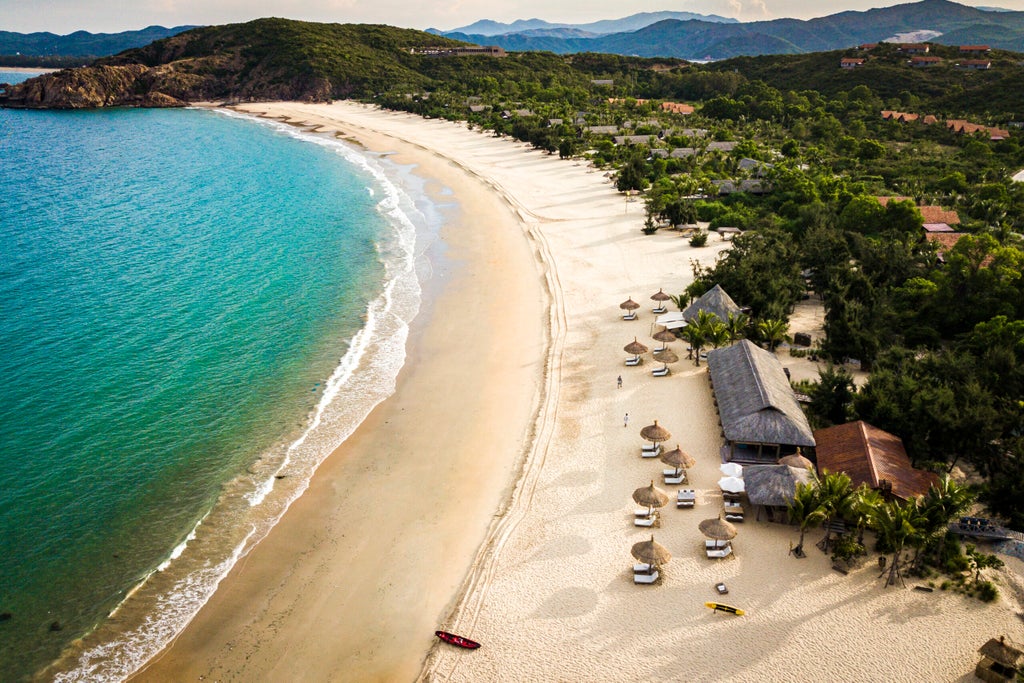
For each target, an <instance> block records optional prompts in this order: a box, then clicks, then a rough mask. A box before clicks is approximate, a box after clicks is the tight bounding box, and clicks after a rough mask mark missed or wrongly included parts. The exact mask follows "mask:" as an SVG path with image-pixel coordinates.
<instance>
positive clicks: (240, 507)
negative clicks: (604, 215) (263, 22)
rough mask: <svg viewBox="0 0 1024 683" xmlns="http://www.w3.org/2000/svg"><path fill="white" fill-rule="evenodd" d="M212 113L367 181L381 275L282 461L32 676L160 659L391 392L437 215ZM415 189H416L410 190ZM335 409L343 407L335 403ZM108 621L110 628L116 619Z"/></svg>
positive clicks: (256, 468) (223, 502)
mask: <svg viewBox="0 0 1024 683" xmlns="http://www.w3.org/2000/svg"><path fill="white" fill-rule="evenodd" d="M217 113H218V114H221V115H225V116H230V117H234V118H239V119H243V120H246V121H250V122H254V123H256V124H258V125H264V126H270V127H272V128H274V129H275V130H277V131H278V132H280V133H281V134H284V135H289V136H293V137H295V138H297V139H300V140H303V141H306V142H311V143H313V144H318V145H323V146H327V147H329V148H331V149H332V150H333V151H335V152H336V153H337V154H338V155H339V156H340V157H341V158H343V159H344V160H345V162H346V163H348V164H350V165H352V166H354V167H356V168H357V169H359V170H360V171H361V172H362V173H364V174H365V175H366V176H368V177H369V179H370V181H371V182H370V185H368V187H367V190H368V192H370V193H371V196H373V197H375V198H376V197H377V193H378V192H379V193H380V199H379V201H378V202H377V204H376V207H377V211H378V212H379V213H380V215H382V216H384V217H385V218H386V223H387V225H388V226H389V227H390V233H389V234H388V235H386V236H384V238H383V239H381V240H380V241H379V242H378V243H377V245H376V246H377V253H378V258H379V259H380V261H381V263H382V264H383V266H384V281H383V285H382V287H381V290H380V293H379V295H378V296H376V298H374V299H373V300H372V301H370V302H369V304H368V305H367V309H366V312H365V323H364V325H363V326H362V327H361V328H360V329H359V330H358V331H357V332H356V333H355V335H354V336H353V337H352V339H351V340H349V341H348V349H347V351H346V352H345V354H344V355H343V356H342V357H341V358H340V359H339V362H338V364H337V366H336V367H335V369H334V371H333V372H332V374H331V376H330V377H329V378H328V379H327V380H326V382H325V385H324V389H323V393H322V395H321V398H320V400H319V402H318V403H317V404H316V406H315V408H314V409H313V411H312V413H311V415H310V416H309V419H308V423H307V424H306V426H305V428H304V429H303V430H302V431H301V433H300V434H299V435H298V437H297V438H295V439H294V440H293V441H291V443H289V444H287V446H286V447H285V448H283V449H282V450H281V452H274V453H265V454H262V455H261V456H260V457H258V458H256V459H255V462H254V464H253V465H252V466H251V467H250V469H249V471H248V472H246V473H245V474H243V475H241V476H239V477H237V478H236V479H234V480H232V481H230V482H227V483H226V484H225V485H224V487H223V489H222V492H221V495H220V496H219V498H218V500H217V501H216V503H215V504H214V505H213V507H212V509H211V510H210V511H208V512H207V513H206V514H205V515H204V516H203V517H202V519H200V520H199V521H198V522H196V524H195V526H194V527H193V528H192V529H191V531H190V532H189V533H188V534H187V535H186V537H185V539H184V540H182V541H181V542H180V543H178V544H177V545H176V546H175V547H174V548H173V549H172V550H171V551H170V553H168V555H167V557H166V559H165V560H164V561H163V562H161V563H160V564H159V565H158V566H157V567H156V568H155V569H154V570H153V571H152V572H150V573H149V574H148V575H147V576H145V577H143V578H142V579H141V580H140V582H139V583H138V584H137V585H136V586H135V587H134V588H133V589H132V590H131V591H130V592H129V593H128V596H127V597H126V598H125V599H124V600H123V601H122V602H121V603H120V604H119V605H118V606H117V607H116V608H115V609H114V610H113V611H112V612H111V613H110V615H109V616H108V618H107V619H106V620H105V621H104V622H102V623H100V624H98V625H97V627H96V628H95V629H94V630H93V631H92V632H91V633H90V634H88V635H86V636H85V637H83V638H82V639H80V640H79V641H77V642H76V643H74V644H72V646H71V647H70V648H69V649H68V650H67V651H66V652H65V653H64V655H63V656H62V657H61V658H60V659H59V660H58V661H57V662H56V663H54V665H52V666H51V667H49V668H48V670H47V671H45V672H41V673H40V675H42V676H45V677H52V678H53V679H54V680H56V681H62V682H64V681H66V682H71V681H97V680H104V681H106V680H123V679H124V678H126V677H128V676H130V675H131V674H132V673H133V672H135V671H137V670H138V669H139V668H140V667H142V666H143V665H144V664H145V662H146V661H148V660H149V659H150V658H151V657H153V656H154V655H156V654H157V653H158V652H159V651H160V650H161V649H163V648H164V647H165V646H166V645H167V644H168V643H169V642H170V641H171V640H172V639H173V638H174V637H175V636H176V635H177V634H178V633H180V632H181V630H182V629H184V628H185V626H186V625H187V624H188V623H189V622H190V621H191V620H192V619H193V618H194V616H195V615H196V614H197V613H198V611H199V610H200V609H201V608H202V606H203V605H204V604H206V602H207V601H208V600H209V599H210V597H211V596H212V595H213V593H214V591H215V590H216V588H217V586H218V585H219V583H220V581H221V580H222V579H223V578H224V576H226V575H227V573H228V572H229V571H230V570H231V568H232V567H233V566H235V564H236V563H237V562H238V560H240V559H241V558H243V557H245V555H247V554H248V553H249V552H250V551H251V550H252V549H253V548H254V547H255V546H256V544H257V543H259V541H260V540H262V539H263V538H264V537H265V536H266V535H267V533H269V532H270V530H271V529H272V528H273V527H274V525H275V524H276V523H277V522H278V521H279V520H280V519H281V517H282V516H283V515H284V513H285V512H286V511H287V509H288V507H289V506H290V505H291V503H292V502H294V501H295V500H297V499H298V498H299V496H301V495H302V493H304V492H305V491H306V489H307V488H308V487H309V483H310V480H311V479H312V476H313V474H314V473H315V472H316V470H317V468H318V467H319V465H320V464H321V463H322V462H323V461H324V459H326V458H327V456H328V455H330V453H331V452H333V451H334V450H335V449H336V448H337V447H338V446H339V445H340V444H341V443H342V442H344V441H345V439H347V438H348V437H349V436H350V435H351V434H352V433H353V432H354V431H355V429H356V428H357V427H358V425H359V424H360V423H361V422H362V421H363V420H364V419H365V418H366V416H367V415H369V413H370V411H371V410H372V409H373V408H374V407H375V406H377V405H378V404H379V403H380V402H381V401H383V400H385V399H386V398H387V397H388V396H390V395H391V394H392V393H394V390H395V386H396V382H397V377H398V373H399V371H400V369H401V368H402V366H403V365H404V363H405V345H406V341H407V339H408V335H409V326H410V324H411V321H412V320H413V318H414V317H415V316H416V314H417V313H418V311H419V308H420V300H421V294H422V289H421V284H420V278H419V276H418V272H419V274H422V273H424V272H429V268H430V266H429V264H428V263H425V260H424V259H423V258H422V254H423V253H424V251H425V246H424V244H425V242H429V240H430V239H431V235H432V234H433V233H435V232H436V228H437V222H438V220H439V219H438V215H437V213H436V212H435V208H434V207H432V206H431V202H430V201H429V200H428V198H427V197H426V195H425V194H423V192H422V184H421V181H418V180H417V179H415V178H414V177H413V176H412V175H411V174H409V173H408V169H403V168H401V167H398V166H396V165H394V164H392V163H390V162H389V161H387V160H386V159H385V158H384V157H383V156H381V155H375V154H372V153H368V152H365V151H362V150H358V149H356V148H354V147H352V146H351V145H349V144H347V143H344V142H342V141H339V140H336V139H333V138H330V137H327V136H324V135H317V134H309V133H306V132H301V131H298V130H296V129H295V128H294V127H293V126H290V125H287V124H283V123H280V122H274V121H268V120H266V119H259V118H257V117H253V116H247V115H243V114H238V113H235V112H229V111H218V112H217ZM418 183H419V184H418ZM342 399H344V400H342ZM115 616H116V618H115Z"/></svg>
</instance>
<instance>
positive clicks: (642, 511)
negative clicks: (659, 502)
mask: <svg viewBox="0 0 1024 683" xmlns="http://www.w3.org/2000/svg"><path fill="white" fill-rule="evenodd" d="M653 514H656V511H655V510H648V509H647V508H637V509H636V510H633V516H634V517H650V516H651V515H653Z"/></svg>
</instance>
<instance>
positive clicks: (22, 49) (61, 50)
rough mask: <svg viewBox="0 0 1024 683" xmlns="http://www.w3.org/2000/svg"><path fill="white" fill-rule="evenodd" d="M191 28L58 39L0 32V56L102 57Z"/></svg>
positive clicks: (158, 28) (51, 35)
mask: <svg viewBox="0 0 1024 683" xmlns="http://www.w3.org/2000/svg"><path fill="white" fill-rule="evenodd" d="M190 28H195V26H175V27H174V28H164V27H163V26H149V27H147V28H144V29H142V30H140V31H124V32H122V33H89V32H88V31H75V32H74V33H70V34H68V35H66V36H59V35H57V34H56V33H13V32H11V31H0V55H25V56H29V57H51V56H55V55H59V56H65V57H105V56H107V55H113V54H117V53H118V52H123V51H124V50H130V49H131V48H134V47H142V46H144V45H149V44H150V43H152V42H153V41H154V40H160V39H161V38H169V37H170V36H174V35H177V34H179V33H181V32H183V31H187V30H189V29H190Z"/></svg>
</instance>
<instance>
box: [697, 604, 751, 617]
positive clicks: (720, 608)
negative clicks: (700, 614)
mask: <svg viewBox="0 0 1024 683" xmlns="http://www.w3.org/2000/svg"><path fill="white" fill-rule="evenodd" d="M704 606H705V607H707V608H708V609H713V610H715V611H716V612H728V613H729V614H735V615H736V616H738V617H742V616H743V610H741V609H740V608H739V607H733V606H732V605H723V604H722V603H720V602H705V603H704Z"/></svg>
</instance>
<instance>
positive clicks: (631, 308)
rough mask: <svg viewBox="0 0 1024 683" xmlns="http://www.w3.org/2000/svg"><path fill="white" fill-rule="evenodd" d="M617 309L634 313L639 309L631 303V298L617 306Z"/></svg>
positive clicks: (636, 304)
mask: <svg viewBox="0 0 1024 683" xmlns="http://www.w3.org/2000/svg"><path fill="white" fill-rule="evenodd" d="M619 308H621V309H622V310H624V311H635V310H636V309H638V308H640V304H638V303H637V302H635V301H633V297H629V298H628V299H626V300H625V301H623V302H622V303H621V304H619Z"/></svg>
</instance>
